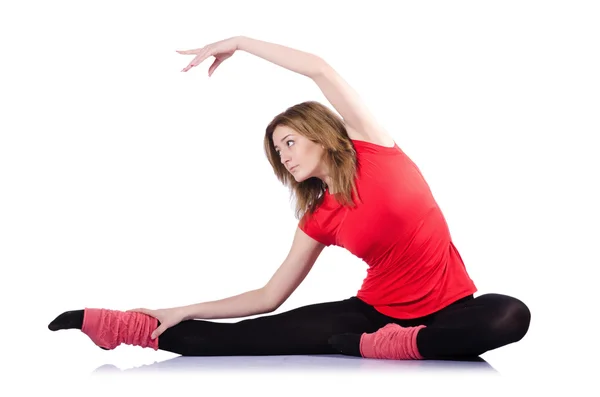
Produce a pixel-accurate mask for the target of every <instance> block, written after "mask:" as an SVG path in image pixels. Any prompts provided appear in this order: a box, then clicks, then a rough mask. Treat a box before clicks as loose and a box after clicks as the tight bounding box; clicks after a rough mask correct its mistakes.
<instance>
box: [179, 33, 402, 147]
mask: <svg viewBox="0 0 600 397" xmlns="http://www.w3.org/2000/svg"><path fill="white" fill-rule="evenodd" d="M238 50H239V51H245V52H247V53H249V54H252V55H256V56H257V57H260V58H263V59H265V60H267V61H269V62H271V63H273V64H275V65H278V66H281V67H283V68H285V69H288V70H291V71H292V72H296V73H299V74H301V75H304V76H306V77H309V78H311V79H312V80H313V81H314V82H315V83H316V84H317V86H318V87H319V88H320V89H321V92H323V95H325V97H326V98H327V100H328V101H329V102H330V103H331V105H332V106H333V107H334V108H335V110H336V111H337V112H338V114H339V115H340V116H341V117H342V119H343V120H344V123H345V125H346V127H347V130H348V135H349V136H350V138H352V139H361V140H365V141H370V142H373V143H378V144H381V145H386V146H391V145H392V144H393V142H394V141H393V139H392V138H391V137H390V136H389V135H388V134H387V132H386V131H385V130H384V129H383V128H382V127H381V126H380V125H379V124H378V123H377V121H376V120H375V118H374V117H373V115H372V114H371V112H370V111H369V110H368V109H367V107H366V105H365V104H364V103H363V101H362V100H361V99H360V97H359V95H358V94H357V93H356V91H355V90H354V89H353V88H352V87H351V86H350V85H349V84H348V83H347V82H346V81H345V80H344V79H343V78H342V77H341V76H340V75H339V74H338V73H337V72H336V71H335V70H334V69H333V68H332V67H331V65H329V64H328V63H327V62H325V60H324V59H323V58H321V57H319V56H317V55H315V54H311V53H309V52H304V51H300V50H297V49H294V48H290V47H286V46H284V45H281V44H275V43H269V42H267V41H262V40H256V39H252V38H250V37H246V36H234V37H231V38H229V39H225V40H221V41H218V42H216V43H212V44H208V45H206V46H204V47H202V48H197V49H193V50H185V51H177V52H179V53H180V54H190V55H196V57H195V58H194V59H193V60H192V61H191V62H190V64H189V65H188V66H187V67H185V68H184V69H183V70H182V72H187V71H188V70H190V68H192V67H194V66H198V65H199V64H200V63H202V62H203V61H204V60H205V59H206V58H208V57H209V56H214V57H215V61H214V62H213V64H212V65H211V66H210V68H209V69H208V75H209V76H211V75H212V74H213V73H214V71H215V69H216V68H217V67H218V66H219V65H220V64H221V63H223V61H225V60H226V59H228V58H230V57H231V56H232V55H233V54H234V53H235V52H236V51H238Z"/></svg>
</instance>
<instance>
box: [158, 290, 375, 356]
mask: <svg viewBox="0 0 600 397" xmlns="http://www.w3.org/2000/svg"><path fill="white" fill-rule="evenodd" d="M363 310H364V303H362V302H360V301H359V300H358V299H357V298H355V297H353V298H349V299H345V300H342V301H334V302H325V303H317V304H312V305H308V306H303V307H299V308H296V309H293V310H290V311H287V312H284V313H279V314H274V315H265V316H261V317H256V318H252V319H246V320H241V321H238V322H235V323H222V322H214V321H205V320H188V321H182V322H181V323H179V324H177V325H175V326H173V327H171V328H168V329H167V330H166V331H165V332H164V333H163V334H162V335H161V336H160V337H159V341H158V348H159V349H161V350H166V351H170V352H173V353H176V354H181V355H184V356H232V355H235V356H238V355H253V356H256V355H299V354H336V353H338V352H337V351H336V350H335V349H333V347H332V346H330V345H329V343H328V340H329V338H330V337H331V336H333V335H335V334H339V333H345V332H355V333H362V332H371V331H373V330H374V328H373V327H374V326H373V324H372V322H371V321H370V320H369V319H368V318H367V316H365V315H364V312H363Z"/></svg>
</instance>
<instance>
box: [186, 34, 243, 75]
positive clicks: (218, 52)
mask: <svg viewBox="0 0 600 397" xmlns="http://www.w3.org/2000/svg"><path fill="white" fill-rule="evenodd" d="M239 40H240V38H239V37H237V36H236V37H231V38H229V39H225V40H221V41H217V42H215V43H212V44H208V45H205V46H204V47H202V48H197V49H195V50H183V51H177V52H178V53H180V54H193V55H196V57H195V58H194V59H192V61H191V62H190V63H189V65H187V66H186V67H185V68H183V70H182V72H187V71H188V70H190V69H191V68H192V67H194V66H198V65H199V64H200V63H202V61H204V60H205V59H206V58H208V57H209V56H214V57H215V61H214V62H213V64H212V65H211V66H210V68H208V77H210V76H211V75H212V74H213V73H214V71H215V69H216V68H217V67H218V66H219V65H220V64H221V63H223V61H224V60H226V59H227V58H229V57H230V56H232V55H233V53H234V52H236V51H237V50H238V45H239Z"/></svg>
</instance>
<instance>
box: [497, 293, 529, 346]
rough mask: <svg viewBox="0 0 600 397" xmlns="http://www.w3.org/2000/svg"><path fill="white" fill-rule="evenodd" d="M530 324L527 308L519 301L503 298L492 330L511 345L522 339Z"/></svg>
mask: <svg viewBox="0 0 600 397" xmlns="http://www.w3.org/2000/svg"><path fill="white" fill-rule="evenodd" d="M530 322H531V311H530V310H529V307H527V305H526V304H525V303H523V302H522V301H521V300H519V299H516V298H512V297H505V298H504V299H503V304H502V305H501V307H500V310H499V313H498V316H497V317H496V320H495V321H494V324H492V328H493V329H494V331H495V332H494V333H495V334H497V335H498V336H499V337H500V338H502V339H505V341H506V343H512V342H517V341H519V340H521V339H523V337H524V336H525V335H526V334H527V331H528V330H529V324H530Z"/></svg>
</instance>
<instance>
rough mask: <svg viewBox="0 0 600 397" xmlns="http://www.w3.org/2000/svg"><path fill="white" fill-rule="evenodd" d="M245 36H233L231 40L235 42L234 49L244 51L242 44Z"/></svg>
mask: <svg viewBox="0 0 600 397" xmlns="http://www.w3.org/2000/svg"><path fill="white" fill-rule="evenodd" d="M246 39H247V37H246V36H235V37H234V38H233V41H234V43H235V49H236V50H238V51H244V48H245V47H244V44H245V41H246Z"/></svg>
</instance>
